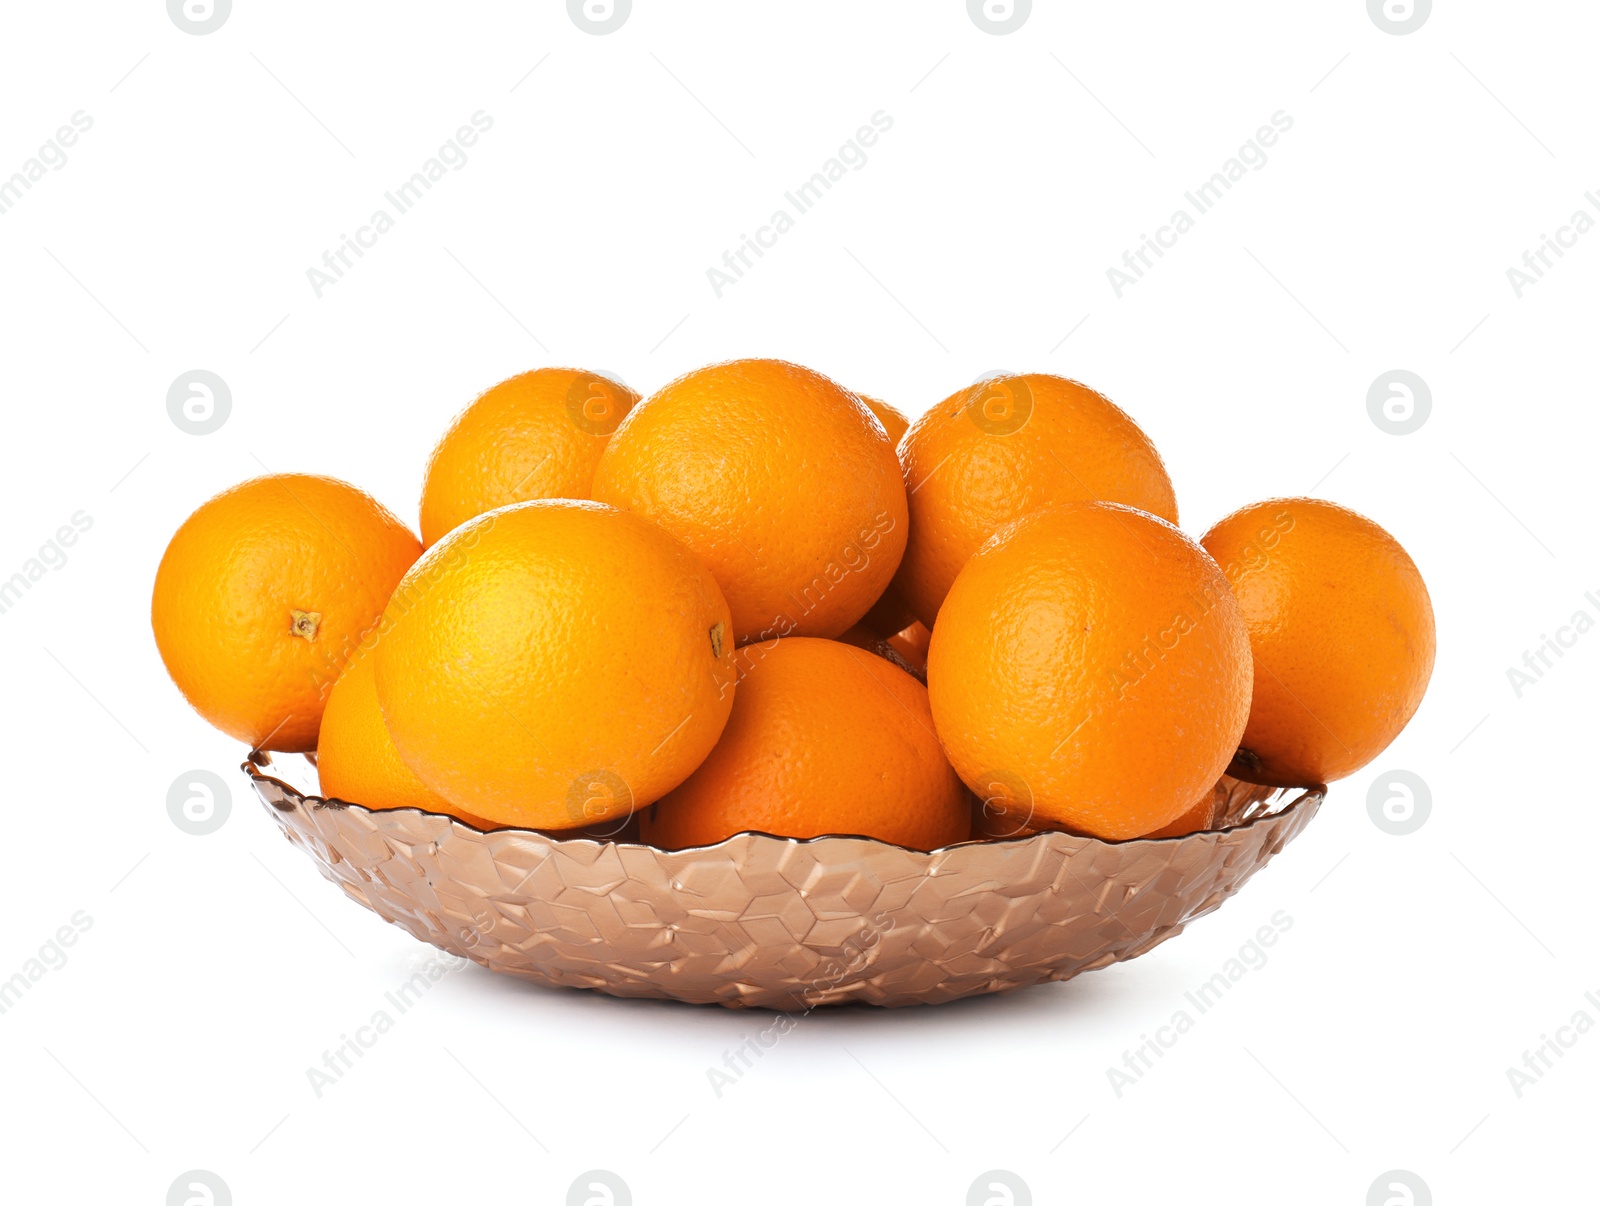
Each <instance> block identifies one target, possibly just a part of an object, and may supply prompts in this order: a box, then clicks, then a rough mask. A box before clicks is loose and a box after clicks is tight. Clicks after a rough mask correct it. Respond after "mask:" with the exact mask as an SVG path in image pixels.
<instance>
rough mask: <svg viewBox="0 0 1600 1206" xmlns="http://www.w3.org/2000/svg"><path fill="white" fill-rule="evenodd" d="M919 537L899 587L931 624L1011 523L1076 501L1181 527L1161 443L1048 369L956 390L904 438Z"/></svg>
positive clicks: (899, 577)
mask: <svg viewBox="0 0 1600 1206" xmlns="http://www.w3.org/2000/svg"><path fill="white" fill-rule="evenodd" d="M900 459H901V461H902V463H903V464H904V466H905V480H906V488H907V491H908V497H909V499H910V509H911V538H910V540H909V542H908V543H907V545H906V553H905V557H904V558H903V560H902V561H901V564H900V569H899V572H898V573H897V574H896V575H895V579H894V582H895V586H896V587H897V588H898V590H899V592H900V594H901V596H902V597H904V599H905V600H906V602H907V603H909V604H910V606H911V609H912V611H913V612H915V614H916V617H917V619H919V620H921V621H922V622H923V623H924V624H926V625H927V626H928V627H929V628H932V627H933V622H934V619H935V617H936V616H937V615H938V614H939V605H940V604H941V603H943V602H944V597H945V594H946V592H947V591H949V589H950V584H951V583H952V582H954V581H955V577H956V574H957V573H959V572H960V570H961V567H962V566H963V565H965V564H966V562H967V558H969V557H971V556H972V554H973V553H975V552H977V551H978V548H979V547H980V546H981V545H982V544H983V542H984V541H986V540H988V539H989V537H990V536H992V535H994V534H995V532H997V531H999V530H1000V528H1002V527H1003V526H1005V525H1006V524H1007V523H1010V522H1011V521H1012V520H1015V519H1020V518H1022V517H1023V516H1024V515H1028V514H1031V513H1032V512H1034V511H1036V510H1038V509H1040V508H1041V507H1044V506H1049V505H1053V504H1056V503H1062V502H1072V501H1078V500H1101V501H1105V502H1117V503H1126V504H1127V505H1128V506H1131V507H1138V508H1139V509H1140V510H1143V511H1148V512H1150V513H1151V514H1152V515H1157V516H1159V517H1160V518H1162V519H1165V520H1167V521H1169V522H1171V523H1177V522H1178V504H1177V501H1176V499H1175V498H1174V497H1173V493H1172V481H1171V479H1170V478H1168V476H1167V470H1166V466H1165V465H1163V464H1162V463H1161V457H1160V455H1159V454H1158V453H1157V452H1156V450H1155V446H1154V445H1153V444H1151V443H1150V441H1149V439H1148V438H1146V436H1145V434H1144V432H1142V431H1140V430H1139V428H1138V426H1137V424H1135V423H1134V421H1133V420H1132V419H1130V418H1129V417H1128V416H1127V415H1126V414H1124V413H1123V412H1122V411H1121V410H1120V409H1119V408H1118V407H1117V406H1116V405H1115V404H1113V403H1112V402H1111V401H1110V400H1109V399H1107V398H1105V397H1103V396H1102V395H1100V394H1098V393H1096V392H1095V391H1094V390H1092V389H1090V388H1089V387H1088V386H1086V385H1080V384H1079V383H1078V382H1076V381H1068V380H1066V379H1064V378H1062V377H1053V376H1050V375H1048V374H1045V373H1028V374H1025V375H1023V376H1015V377H997V378H994V379H992V380H988V381H982V382H979V383H978V384H977V385H973V386H969V387H968V388H966V389H962V390H957V391H956V392H955V393H953V394H951V395H950V396H949V397H948V398H946V399H945V400H944V401H943V402H941V403H939V405H937V406H935V407H934V408H933V409H932V410H930V411H928V412H927V413H926V414H925V415H923V416H922V417H921V418H919V419H918V420H917V421H916V422H915V423H913V424H912V425H911V429H910V430H909V431H908V432H907V433H906V435H905V437H904V438H903V439H902V440H901V441H900Z"/></svg>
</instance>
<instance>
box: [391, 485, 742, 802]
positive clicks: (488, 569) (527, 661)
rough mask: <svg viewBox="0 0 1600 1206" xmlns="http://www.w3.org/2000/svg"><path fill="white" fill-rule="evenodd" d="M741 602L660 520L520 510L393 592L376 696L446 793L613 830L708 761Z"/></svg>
mask: <svg viewBox="0 0 1600 1206" xmlns="http://www.w3.org/2000/svg"><path fill="white" fill-rule="evenodd" d="M730 630H731V622H730V619H729V615H728V605H727V603H726V602H725V601H724V600H723V598H722V593H721V592H720V591H719V590H718V589H717V584H716V582H715V581H713V579H712V577H711V575H710V573H709V572H708V571H707V570H706V568H705V567H704V566H703V565H701V564H700V562H699V561H698V560H697V559H696V558H695V556H694V555H693V554H692V553H690V552H689V550H688V549H686V548H684V547H683V545H681V544H679V543H678V542H677V541H676V540H674V539H673V538H672V537H671V536H669V535H667V534H666V532H664V531H662V530H661V529H660V528H658V527H656V526H655V525H654V524H651V523H647V522H646V521H644V520H642V519H640V518H638V517H637V516H633V515H629V514H627V513H625V512H622V511H617V510H615V509H613V508H611V507H606V506H602V505H600V504H599V503H593V502H572V501H566V500H557V499H545V500H540V501H536V502H526V503H516V504H513V505H512V506H510V507H504V508H501V509H500V510H496V511H490V512H488V513H487V514H485V515H480V516H478V518H476V519H472V520H469V521H468V522H466V523H465V524H462V525H461V526H460V527H459V528H456V529H455V530H454V531H453V532H451V533H450V535H448V536H446V537H445V538H444V539H443V540H441V541H440V542H439V543H438V544H436V545H434V546H433V547H432V548H431V549H429V550H428V552H427V553H426V554H425V555H424V556H423V557H422V559H421V560H420V561H418V562H417V564H416V566H415V567H413V569H412V571H411V572H410V573H409V574H407V575H406V577H405V579H404V580H403V581H402V582H401V583H400V585H399V586H398V587H397V588H396V590H395V592H394V598H393V599H391V600H390V602H389V606H388V608H387V609H386V610H385V612H384V615H383V620H382V622H381V624H380V627H379V630H378V637H377V647H376V659H375V660H376V666H375V669H376V675H377V688H378V702H379V704H380V705H381V707H382V709H383V717H384V720H385V722H386V723H387V725H388V727H389V734H390V736H391V737H392V738H393V739H394V744H395V748H396V749H397V750H398V751H399V752H400V758H401V760H402V761H403V762H404V763H405V764H406V766H408V767H409V768H410V769H411V771H412V773H414V774H415V775H416V776H417V778H418V779H420V780H421V781H422V782H423V783H424V784H425V785H426V786H427V788H428V789H429V790H430V791H433V792H436V793H437V794H439V795H441V796H443V797H445V798H446V799H448V800H450V801H452V802H454V803H455V804H456V805H457V806H459V807H461V808H465V809H467V810H468V811H469V812H471V813H473V814H475V815H477V816H480V817H485V818H487V819H489V820H491V821H494V822H496V823H498V824H502V825H520V826H527V827H530V828H544V829H567V828H576V827H579V826H583V825H590V824H595V823H598V822H604V821H609V820H612V819H614V818H617V817H621V816H625V815H626V814H628V813H629V812H631V811H633V810H634V809H635V808H637V807H639V806H642V805H644V804H648V803H650V801H652V800H654V799H656V798H657V797H658V796H660V795H661V794H662V793H663V792H665V791H667V790H669V789H670V788H673V787H676V786H677V785H678V784H679V783H681V782H682V781H683V779H684V778H685V777H686V776H687V775H688V774H689V772H690V771H692V770H693V769H694V768H695V767H696V766H698V765H699V764H700V761H701V759H703V758H704V757H705V756H706V754H707V753H708V752H709V751H710V749H711V747H712V746H713V745H714V744H715V743H716V740H717V735H718V734H719V733H721V732H722V726H723V724H724V723H725V722H726V720H727V718H728V709H729V707H730V706H731V705H732V702H733V642H732V640H731V639H730V638H729V632H730Z"/></svg>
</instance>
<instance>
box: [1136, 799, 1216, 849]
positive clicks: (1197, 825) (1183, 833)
mask: <svg viewBox="0 0 1600 1206" xmlns="http://www.w3.org/2000/svg"><path fill="white" fill-rule="evenodd" d="M1216 815H1217V792H1216V789H1215V788H1213V789H1212V790H1211V791H1208V792H1207V793H1206V794H1205V795H1203V796H1201V797H1200V799H1199V800H1198V801H1196V803H1195V805H1194V807H1193V808H1191V809H1189V811H1188V812H1186V813H1184V814H1183V815H1182V816H1180V817H1179V818H1178V819H1177V820H1175V821H1171V822H1169V823H1168V824H1166V825H1163V826H1162V827H1161V828H1160V829H1155V830H1152V831H1151V832H1149V833H1147V834H1145V835H1144V836H1145V837H1148V838H1173V837H1188V836H1189V835H1190V834H1191V833H1199V832H1201V831H1202V830H1205V829H1210V828H1211V823H1212V821H1213V820H1215V818H1216Z"/></svg>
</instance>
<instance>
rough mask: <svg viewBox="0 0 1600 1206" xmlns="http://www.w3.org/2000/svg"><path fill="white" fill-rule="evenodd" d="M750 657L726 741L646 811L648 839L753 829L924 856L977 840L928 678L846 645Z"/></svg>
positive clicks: (686, 840)
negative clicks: (829, 837) (835, 838)
mask: <svg viewBox="0 0 1600 1206" xmlns="http://www.w3.org/2000/svg"><path fill="white" fill-rule="evenodd" d="M741 652H744V653H747V654H749V655H750V662H749V669H748V670H747V672H746V673H745V675H744V677H743V678H742V679H741V680H740V683H739V692H738V694H737V695H736V696H735V697H734V701H733V714H732V715H731V716H730V717H729V718H728V726H727V728H726V729H724V730H723V734H722V739H721V740H720V741H718V742H717V746H716V748H715V749H713V750H712V751H711V753H710V755H709V756H708V757H707V758H706V760H705V761H704V762H703V763H702V764H701V765H700V768H699V769H698V770H696V771H695V772H694V774H692V775H690V776H689V777H688V779H686V780H684V782H683V784H682V785H681V786H679V787H678V788H676V789H675V790H673V791H671V792H668V793H667V794H666V795H665V796H663V797H662V798H661V799H660V800H658V801H657V802H656V805H655V807H654V808H653V809H652V810H650V811H649V812H647V813H643V814H641V817H640V834H641V836H642V837H643V838H644V840H645V841H647V842H650V843H652V844H654V845H657V846H662V847H664V848H666V849H681V848H682V847H685V846H703V845H709V844H711V843H713V842H719V841H721V840H722V839H723V838H726V837H730V836H732V835H733V834H735V833H740V832H742V831H744V830H747V829H757V830H761V831H762V832H765V833H772V834H776V835H778V836H780V837H796V838H808V837H820V836H822V835H824V834H858V835H861V836H864V837H873V838H877V839H879V840H880V841H885V842H895V843H898V844H899V845H902V846H910V847H913V848H915V849H918V850H931V849H933V848H934V847H936V846H943V845H947V844H949V843H951V842H959V841H965V840H966V838H967V833H968V825H969V822H968V814H967V794H966V791H965V790H964V789H963V788H962V786H961V781H960V780H959V779H958V778H957V777H956V774H955V772H954V771H953V770H951V769H950V765H949V763H948V762H946V761H945V757H944V754H943V752H942V751H941V750H940V748H939V742H938V739H937V738H936V737H935V735H934V729H933V718H932V716H931V714H930V713H929V710H928V693H927V691H926V690H925V689H924V688H923V686H922V684H921V683H919V682H917V680H916V679H914V678H912V677H911V676H910V675H909V674H907V673H905V671H903V670H900V669H898V668H896V667H895V666H893V665H891V664H890V663H889V662H887V661H885V660H884V659H883V658H880V657H874V656H873V655H872V654H870V653H867V652H865V651H863V650H861V649H857V648H855V647H854V646H852V645H846V644H843V643H841V642H838V641H826V640H817V639H813V638H807V637H786V638H784V639H783V640H780V641H775V642H773V643H772V644H771V645H770V646H768V645H752V646H748V647H747V648H746V649H745V650H743V651H741Z"/></svg>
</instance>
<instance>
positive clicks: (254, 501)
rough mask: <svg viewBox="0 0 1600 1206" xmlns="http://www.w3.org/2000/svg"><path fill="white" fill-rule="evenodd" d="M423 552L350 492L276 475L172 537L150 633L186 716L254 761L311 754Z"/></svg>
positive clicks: (374, 506)
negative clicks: (361, 647)
mask: <svg viewBox="0 0 1600 1206" xmlns="http://www.w3.org/2000/svg"><path fill="white" fill-rule="evenodd" d="M421 551H422V546H421V545H420V544H418V543H417V538H416V537H415V536H413V535H412V534H411V533H410V532H409V531H407V530H406V528H405V525H404V524H402V523H401V522H400V521H399V520H398V519H396V518H395V517H394V516H393V515H391V514H390V513H389V512H388V511H387V510H385V509H384V508H383V507H382V506H380V505H379V504H378V503H377V502H376V501H374V500H373V499H372V498H371V497H369V496H368V495H366V494H363V493H362V492H361V491H360V490H357V489H356V488H355V487H354V486H351V485H347V484H346V483H344V482H340V481H335V480H334V479H333V478H331V477H312V476H309V475H306V474H289V473H281V474H274V475H272V476H270V477H258V478H253V479H251V480H250V481H247V482H243V483H241V484H240V485H237V486H234V487H233V488H232V489H230V490H224V491H223V492H222V493H221V494H219V495H217V496H216V497H215V498H213V499H211V500H210V501H208V502H206V503H203V504H202V505H201V506H200V509H199V510H197V511H196V512H195V513H194V514H193V515H191V516H189V518H188V519H186V520H184V522H183V526H182V527H180V528H179V529H178V531H177V533H176V534H175V535H174V536H173V537H172V541H171V543H170V544H168V545H167V551H166V553H165V554H164V555H163V556H162V558H161V566H160V568H159V569H157V571H156V583H155V592H154V595H153V597H152V599H151V602H150V623H151V626H152V627H153V628H154V629H155V637H156V647H157V648H158V649H159V650H160V651H161V660H162V661H163V662H165V663H166V667H167V673H168V674H170V675H171V676H172V681H173V682H175V683H177V685H178V689H179V690H180V691H182V692H183V694H184V698H186V699H187V700H188V701H189V702H190V704H192V705H193V706H194V709H195V711H197V712H199V713H200V715H202V716H203V717H205V718H206V720H208V721H210V722H211V723H212V724H213V725H215V726H216V727H217V728H219V729H221V730H222V731H223V732H224V733H227V734H228V735H229V736H231V737H236V738H238V739H239V740H240V741H245V742H248V743H249V744H250V745H251V747H252V748H255V749H267V750H284V751H305V750H311V749H315V748H316V744H317V729H318V726H319V725H320V724H321V722H322V710H323V707H324V706H325V704H326V702H327V694H328V691H329V690H330V689H331V688H332V686H333V683H334V680H335V679H337V678H338V677H339V674H340V671H342V670H343V668H344V665H345V663H346V661H347V660H348V659H349V657H350V655H351V654H352V653H353V652H354V650H355V648H356V646H357V644H358V643H359V642H360V640H361V637H362V634H363V633H365V632H366V631H367V629H368V628H370V627H371V626H372V625H373V624H374V623H376V622H377V619H378V617H379V615H380V614H382V612H383V607H384V604H385V603H386V602H387V601H388V598H389V593H390V592H391V591H392V590H393V589H394V585H395V583H397V582H398V581H400V577H401V575H402V574H404V573H405V572H406V570H407V568H409V567H410V565H411V563H412V562H413V561H415V560H416V559H417V556H418V554H419V553H421Z"/></svg>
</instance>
